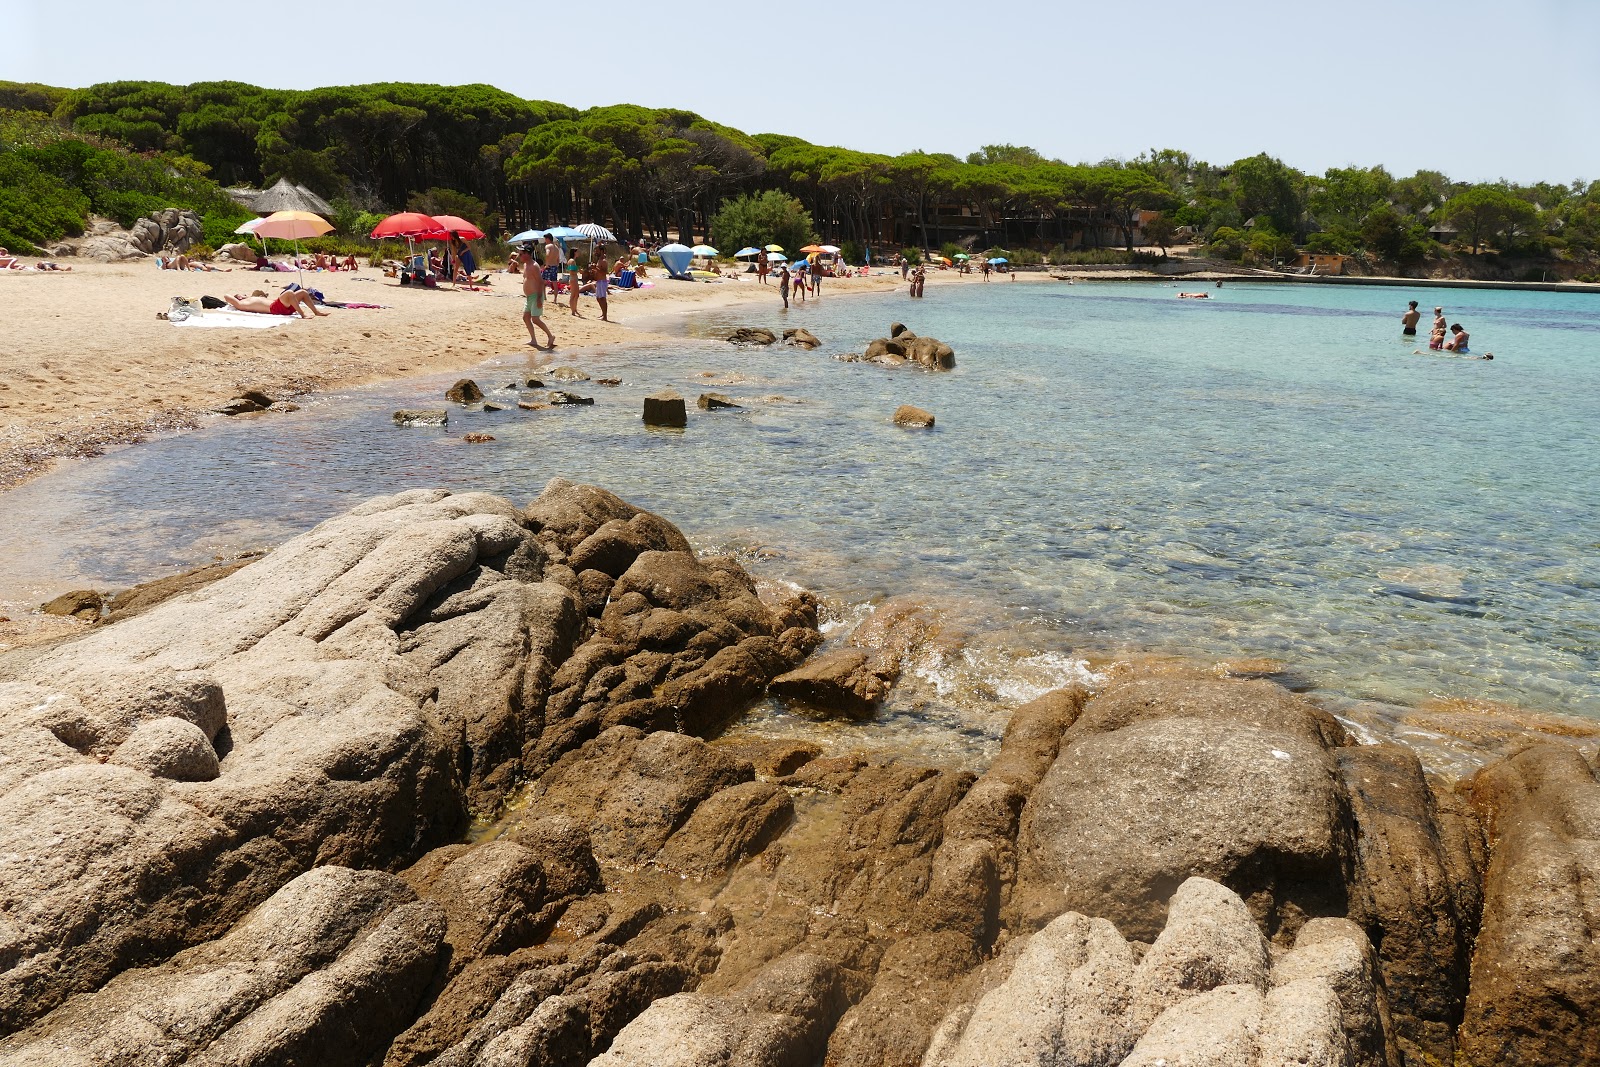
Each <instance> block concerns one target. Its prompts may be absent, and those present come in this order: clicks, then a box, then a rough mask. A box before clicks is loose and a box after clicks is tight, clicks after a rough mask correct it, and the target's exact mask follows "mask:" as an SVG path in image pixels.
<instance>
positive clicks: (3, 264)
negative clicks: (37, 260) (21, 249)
mask: <svg viewBox="0 0 1600 1067" xmlns="http://www.w3.org/2000/svg"><path fill="white" fill-rule="evenodd" d="M21 266H22V264H21V263H18V262H17V257H16V256H14V255H12V254H11V252H10V250H9V249H5V248H0V270H13V269H16V268H20V267H21Z"/></svg>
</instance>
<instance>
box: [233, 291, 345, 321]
mask: <svg viewBox="0 0 1600 1067" xmlns="http://www.w3.org/2000/svg"><path fill="white" fill-rule="evenodd" d="M222 299H223V301H224V302H225V303H226V304H227V305H228V306H229V307H231V308H233V310H235V311H248V312H250V313H251V314H252V315H299V316H300V317H301V318H302V319H309V318H311V317H312V316H313V315H322V316H324V317H326V316H327V315H328V314H329V312H326V311H318V310H317V302H316V301H315V300H313V299H312V297H311V294H310V293H308V292H306V291H305V290H304V289H285V290H284V291H283V292H281V293H279V294H278V295H277V296H276V297H274V298H272V299H270V300H269V299H268V298H267V294H266V293H264V292H262V291H261V290H260V289H257V290H255V291H254V292H252V293H251V294H250V295H249V296H243V295H240V294H237V293H235V294H234V295H232V296H225V297H223V298H222Z"/></svg>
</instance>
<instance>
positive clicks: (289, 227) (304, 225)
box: [255, 211, 333, 289]
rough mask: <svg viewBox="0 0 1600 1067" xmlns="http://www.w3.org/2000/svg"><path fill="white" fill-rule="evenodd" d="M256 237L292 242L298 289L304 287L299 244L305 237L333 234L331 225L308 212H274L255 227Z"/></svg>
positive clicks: (304, 280)
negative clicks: (297, 274) (298, 281)
mask: <svg viewBox="0 0 1600 1067" xmlns="http://www.w3.org/2000/svg"><path fill="white" fill-rule="evenodd" d="M255 232H256V236H257V237H275V238H277V239H278V240H280V241H293V242H294V263H295V270H296V271H299V273H300V288H302V289H304V288H305V287H306V278H305V273H304V272H303V271H300V242H301V241H302V240H303V239H305V238H307V237H321V236H322V235H323V234H325V233H332V232H333V223H331V222H329V221H328V220H327V219H325V218H323V217H322V216H321V215H314V214H312V213H311V212H309V211H274V212H273V213H272V214H270V215H268V216H267V217H266V218H264V219H262V220H261V222H260V223H259V224H258V225H257V226H256V231H255Z"/></svg>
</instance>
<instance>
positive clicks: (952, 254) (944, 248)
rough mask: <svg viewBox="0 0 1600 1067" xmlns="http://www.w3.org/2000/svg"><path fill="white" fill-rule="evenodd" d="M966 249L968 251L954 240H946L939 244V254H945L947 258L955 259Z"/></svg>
mask: <svg viewBox="0 0 1600 1067" xmlns="http://www.w3.org/2000/svg"><path fill="white" fill-rule="evenodd" d="M965 251H966V249H965V248H962V247H961V246H960V245H958V244H956V243H955V242H954V241H946V242H945V243H944V244H942V245H940V246H939V254H940V255H941V256H943V257H944V258H945V259H955V258H956V256H958V255H960V254H962V253H963V252H965Z"/></svg>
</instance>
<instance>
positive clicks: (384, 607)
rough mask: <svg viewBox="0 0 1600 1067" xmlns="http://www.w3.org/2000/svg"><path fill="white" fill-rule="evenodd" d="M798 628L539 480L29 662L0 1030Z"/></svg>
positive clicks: (614, 510) (0, 730)
mask: <svg viewBox="0 0 1600 1067" xmlns="http://www.w3.org/2000/svg"><path fill="white" fill-rule="evenodd" d="M814 623H815V607H814V603H812V602H809V601H808V600H806V599H805V598H797V599H796V600H795V601H793V602H792V603H790V604H788V605H785V606H782V607H781V608H780V609H778V610H773V609H771V608H768V607H767V606H766V605H765V604H764V603H762V601H761V600H760V599H759V598H758V597H757V596H756V594H755V592H754V588H753V586H752V585H751V583H750V580H749V578H748V577H746V576H745V575H744V573H743V572H742V571H740V570H739V568H738V567H737V566H736V565H735V564H733V563H732V562H731V561H727V560H711V561H701V560H698V559H696V558H695V556H694V555H693V553H692V552H691V551H689V549H688V545H687V542H685V541H684V540H683V537H682V535H681V534H680V533H678V531H677V530H675V529H674V528H672V527H671V526H670V525H669V524H667V523H666V522H664V521H663V520H661V519H659V518H657V517H655V516H653V515H649V514H648V513H646V512H641V511H639V510H638V509H636V508H633V507H630V506H629V505H627V504H626V503H624V502H623V501H621V500H619V499H617V498H616V497H614V496H612V495H611V494H609V493H605V492H604V491H602V490H598V489H591V488H588V487H583V486H574V485H571V484H569V483H565V482H560V481H557V482H553V483H552V484H551V486H550V487H549V488H547V490H546V491H545V492H544V493H543V494H541V496H540V498H539V499H538V500H537V501H535V502H534V503H533V504H532V505H530V507H529V508H528V509H526V511H523V510H520V509H517V508H515V507H513V506H512V505H511V504H509V503H507V502H506V501H504V500H500V499H498V498H495V497H490V496H486V495H483V494H463V495H459V496H450V495H448V494H446V493H444V492H440V491H419V492H411V493H403V494H400V495H398V496H394V497H387V498H380V499H377V500H373V501H369V502H368V503H367V504H364V505H362V506H361V507H359V508H357V509H355V511H353V512H352V513H351V514H349V515H347V516H344V517H341V518H339V519H335V520H332V521H330V522H327V523H324V524H323V525H322V526H320V527H318V528H317V529H315V530H313V531H311V532H310V533H307V534H304V535H302V536H301V537H298V538H296V539H294V540H293V541H290V542H288V543H287V544H285V545H284V546H282V547H281V548H279V549H278V550H277V551H275V552H273V553H271V554H270V555H268V556H266V557H265V558H263V559H260V560H258V561H256V562H254V563H252V564H251V565H250V566H249V567H247V568H244V569H243V570H240V571H237V572H236V573H233V574H231V575H229V576H228V577H226V578H223V579H222V580H220V581H216V582H214V583H212V584H209V585H206V586H204V587H203V588H200V589H197V590H196V591H194V592H191V593H189V594H187V595H184V596H180V597H178V598H176V599H173V600H169V601H166V602H165V603H162V604H160V605H158V606H156V607H154V608H151V609H150V610H148V611H146V612H144V613H143V614H140V615H138V616H137V617H134V618H131V619H129V620H127V621H126V622H122V623H118V624H115V625H112V626H108V627H102V628H99V629H97V630H96V631H94V632H93V633H91V634H90V635H89V636H87V637H85V638H82V639H79V640H77V641H74V642H71V643H69V644H66V645H63V646H61V647H59V648H56V649H52V650H49V651H47V652H44V653H42V654H39V655H37V656H34V657H33V658H32V659H30V660H28V661H26V662H25V663H23V664H22V665H21V666H20V667H16V668H14V669H12V670H11V671H10V672H9V673H7V674H5V675H0V753H3V758H0V851H3V852H4V853H5V854H6V855H9V856H13V857H16V864H17V865H16V866H15V867H13V868H10V870H15V871H17V872H26V874H25V876H20V875H18V876H13V874H11V873H7V874H6V876H5V877H4V879H0V912H3V913H4V914H5V915H6V916H7V917H8V924H7V926H6V927H5V931H4V934H5V940H4V952H5V955H4V956H3V957H0V961H3V963H4V971H3V973H0V1027H3V1028H4V1029H5V1030H12V1029H16V1028H18V1027H22V1026H25V1025H27V1024H28V1023H30V1022H31V1021H32V1020H34V1019H37V1018H39V1017H40V1016H43V1015H45V1014H46V1013H48V1012H50V1011H51V1010H52V1009H53V1008H56V1007H57V1006H58V1005H61V1004H62V1003H63V1002H64V1001H66V1000H67V999H68V998H69V997H71V996H73V995H74V994H78V993H84V992H88V991H90V990H94V989H98V988H100V987H101V986H103V985H104V984H105V983H106V982H107V981H108V980H110V979H111V978H113V977H114V976H115V975H117V974H118V973H120V972H122V971H125V970H127V969H129V968H132V967H138V966H141V965H145V964H147V963H150V962H152V961H159V960H161V959H164V958H166V957H167V956H170V955H171V954H172V953H174V952H177V951H179V950H182V949H184V948H185V947H186V946H188V945H193V944H198V943H200V942H203V941H208V940H213V939H215V938H217V937H219V936H221V935H222V934H223V933H224V932H225V931H227V930H228V929H229V927H230V926H232V925H233V924H234V923H235V922H236V921H237V920H239V919H240V918H241V917H242V916H244V915H245V914H246V913H247V912H248V911H249V910H250V909H251V908H254V907H256V906H258V905H260V904H262V903H263V902H264V901H266V900H267V898H268V897H270V896H271V895H272V893H273V892H275V891H276V890H277V889H279V888H280V887H281V886H283V885H285V884H286V883H288V882H289V881H291V880H292V879H294V878H295V877H296V876H297V875H299V874H300V873H302V872H303V871H306V870H308V869H310V868H312V867H315V866H321V865H327V864H338V865H344V866H349V867H357V868H392V867H394V866H397V865H403V864H405V863H407V862H410V861H411V860H412V859H414V858H416V857H417V856H419V855H421V854H422V853H423V852H425V851H427V850H428V849H429V848H432V847H434V846H437V845H442V844H446V843H448V842H450V841H452V840H455V839H456V838H457V837H459V835H460V834H461V832H462V831H463V829H464V828H465V826H466V824H467V818H468V813H469V811H470V810H473V809H477V810H490V811H492V810H493V809H494V808H495V806H496V805H497V804H499V803H500V802H501V800H502V799H503V798H504V797H505V796H506V793H507V791H508V789H509V788H510V785H511V784H512V783H513V782H514V781H516V780H517V779H518V778H519V777H523V776H526V775H529V774H536V773H538V772H539V771H542V770H544V769H546V768H548V767H550V766H551V765H552V764H555V763H556V761H557V760H558V758H559V757H560V756H561V754H562V753H564V752H566V751H568V750H569V749H572V748H575V747H577V746H578V745H580V744H581V743H582V742H583V741H584V740H586V739H587V738H590V737H594V736H596V735H598V734H599V733H600V731H602V730H604V729H607V728H609V727H612V726H615V725H620V724H627V725H633V726H644V727H650V728H657V727H667V728H669V729H670V728H672V727H674V726H678V725H683V726H685V728H690V729H697V728H707V727H709V726H710V725H711V724H713V723H716V722H719V721H721V720H723V719H725V718H726V717H727V716H728V715H730V714H732V713H733V712H734V711H736V710H737V709H738V708H739V707H740V706H742V702H745V701H749V700H752V699H754V698H755V697H757V696H759V695H760V693H761V692H762V691H763V690H764V688H765V686H766V683H767V681H768V680H769V679H770V678H772V677H774V676H775V675H777V674H780V673H782V672H783V671H784V670H787V669H789V668H790V667H792V666H794V665H795V664H796V663H798V662H799V660H800V659H801V658H802V657H803V656H804V655H805V654H806V652H808V651H809V650H810V649H811V648H812V647H814V644H815V643H816V641H817V640H819V637H818V635H817V633H816V630H815V629H814ZM697 743H698V742H697ZM641 1007H642V1006H641ZM619 1025H620V1024H619Z"/></svg>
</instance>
